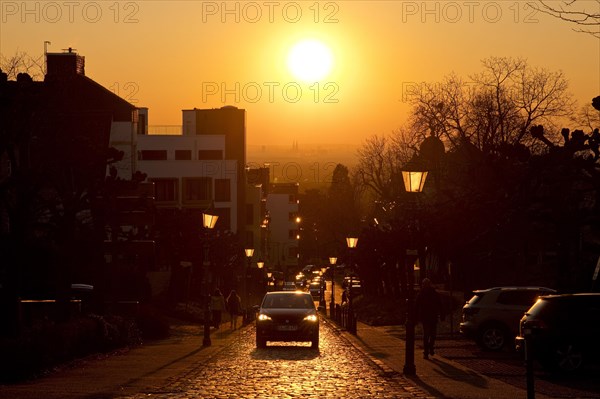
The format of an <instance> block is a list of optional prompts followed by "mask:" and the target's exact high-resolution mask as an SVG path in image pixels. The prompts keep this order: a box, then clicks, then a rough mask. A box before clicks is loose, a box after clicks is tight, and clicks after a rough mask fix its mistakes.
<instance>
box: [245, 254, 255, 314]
mask: <svg viewBox="0 0 600 399" xmlns="http://www.w3.org/2000/svg"><path fill="white" fill-rule="evenodd" d="M244 252H245V253H246V258H247V259H248V266H247V267H246V270H244V296H245V297H246V311H245V312H244V322H246V323H247V322H249V321H250V318H249V316H248V308H249V307H250V295H249V292H248V290H249V287H248V273H250V266H251V265H252V255H254V248H246V249H244Z"/></svg>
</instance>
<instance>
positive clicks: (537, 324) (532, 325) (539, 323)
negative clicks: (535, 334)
mask: <svg viewBox="0 0 600 399" xmlns="http://www.w3.org/2000/svg"><path fill="white" fill-rule="evenodd" d="M545 328H548V325H547V324H546V323H544V321H543V320H539V319H534V320H525V321H524V322H523V323H521V330H524V329H530V330H542V329H545Z"/></svg>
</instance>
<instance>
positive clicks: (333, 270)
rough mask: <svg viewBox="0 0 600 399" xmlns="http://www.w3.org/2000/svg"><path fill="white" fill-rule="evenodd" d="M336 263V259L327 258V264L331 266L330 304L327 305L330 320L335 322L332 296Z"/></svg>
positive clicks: (333, 257) (333, 297)
mask: <svg viewBox="0 0 600 399" xmlns="http://www.w3.org/2000/svg"><path fill="white" fill-rule="evenodd" d="M336 262H337V258H336V257H335V256H330V257H329V264H330V265H331V303H330V304H329V314H330V316H331V318H332V319H334V320H335V296H334V292H333V290H334V287H335V280H334V278H335V264H336Z"/></svg>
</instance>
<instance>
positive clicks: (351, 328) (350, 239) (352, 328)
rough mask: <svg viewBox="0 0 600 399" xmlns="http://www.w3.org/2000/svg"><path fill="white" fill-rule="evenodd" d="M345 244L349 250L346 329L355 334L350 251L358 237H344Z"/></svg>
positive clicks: (356, 242)
mask: <svg viewBox="0 0 600 399" xmlns="http://www.w3.org/2000/svg"><path fill="white" fill-rule="evenodd" d="M346 245H347V246H348V248H349V250H350V254H349V256H348V259H349V263H350V289H349V290H348V331H349V332H350V333H351V334H356V320H355V319H354V307H353V306H352V296H353V295H352V285H353V283H354V281H353V278H354V265H353V263H352V251H353V250H354V248H356V246H357V245H358V237H346Z"/></svg>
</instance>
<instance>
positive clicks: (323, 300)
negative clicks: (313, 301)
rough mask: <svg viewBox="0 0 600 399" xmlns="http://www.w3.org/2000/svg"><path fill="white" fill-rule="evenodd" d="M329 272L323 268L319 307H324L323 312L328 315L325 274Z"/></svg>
mask: <svg viewBox="0 0 600 399" xmlns="http://www.w3.org/2000/svg"><path fill="white" fill-rule="evenodd" d="M326 271H327V267H322V268H321V280H320V283H321V290H320V291H321V295H320V297H319V306H322V307H323V311H324V312H325V314H327V302H325V288H326V287H327V286H326V284H325V272H326Z"/></svg>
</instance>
